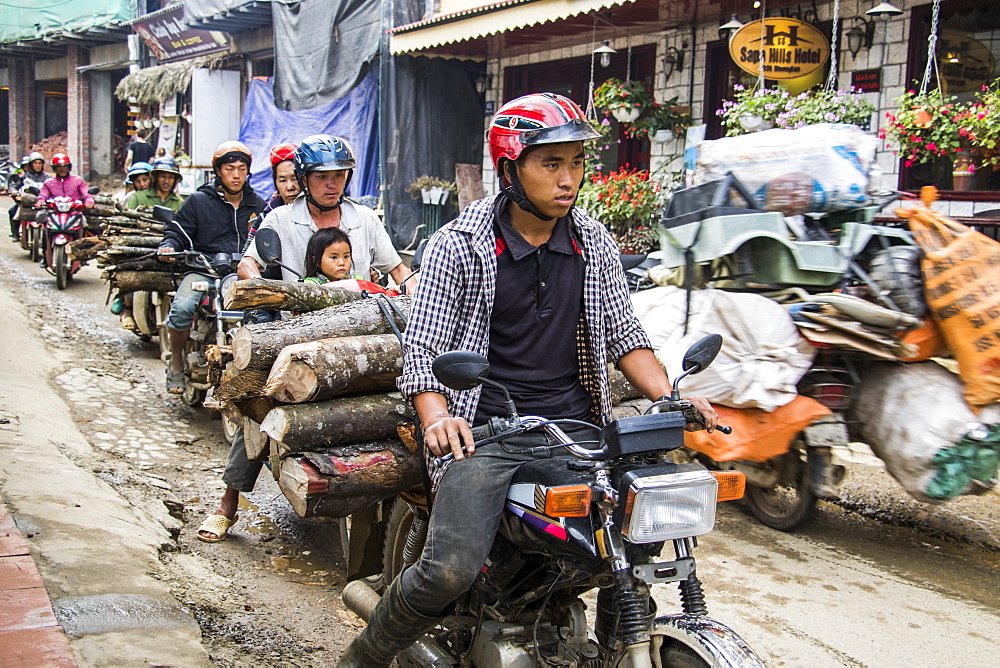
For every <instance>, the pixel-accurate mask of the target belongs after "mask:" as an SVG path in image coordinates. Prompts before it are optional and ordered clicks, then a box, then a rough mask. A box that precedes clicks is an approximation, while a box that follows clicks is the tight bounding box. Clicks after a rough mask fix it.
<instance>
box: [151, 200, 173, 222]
mask: <svg viewBox="0 0 1000 668" xmlns="http://www.w3.org/2000/svg"><path fill="white" fill-rule="evenodd" d="M173 219H174V212H173V210H172V209H170V208H168V207H165V206H160V205H159V204H157V205H156V206H154V207H153V220H157V221H159V222H161V223H163V224H164V225H166V224H167V223H169V222H171V221H172V220H173Z"/></svg>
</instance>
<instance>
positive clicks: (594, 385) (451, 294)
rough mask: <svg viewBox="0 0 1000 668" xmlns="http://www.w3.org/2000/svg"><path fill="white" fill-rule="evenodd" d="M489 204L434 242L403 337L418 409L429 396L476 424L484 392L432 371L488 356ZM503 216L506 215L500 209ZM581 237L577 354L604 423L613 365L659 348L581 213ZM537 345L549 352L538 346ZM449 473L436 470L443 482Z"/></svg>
mask: <svg viewBox="0 0 1000 668" xmlns="http://www.w3.org/2000/svg"><path fill="white" fill-rule="evenodd" d="M499 197H504V198H505V196H504V195H502V194H501V195H495V196H492V197H486V198H484V199H481V200H478V201H476V202H473V203H471V204H469V205H468V206H467V207H466V208H465V210H463V211H462V213H461V215H459V217H458V218H457V219H456V220H454V221H452V222H450V223H448V224H447V225H445V226H443V227H442V228H441V229H440V230H439V231H438V232H436V233H435V234H434V235H433V236H432V237H431V239H430V242H429V244H428V246H427V250H426V251H425V253H424V258H423V264H422V265H421V267H420V274H421V276H420V282H419V283H418V286H417V291H416V294H415V295H414V297H413V304H412V307H411V311H410V319H409V322H408V323H407V326H406V331H405V332H404V334H403V346H404V361H403V374H402V376H400V378H399V380H398V385H399V389H400V391H401V392H402V393H403V395H404V396H405V397H407V399H408V400H410V401H411V402H412V399H413V397H414V396H415V395H417V394H420V393H422V392H437V393H439V394H442V395H444V396H445V397H446V398H447V400H448V408H449V411H450V412H451V414H452V415H454V416H456V417H462V418H465V419H466V420H467V421H468V422H469V423H470V424H471V423H472V421H473V417H474V416H475V413H476V406H477V404H478V403H479V393H480V388H478V387H477V388H474V389H472V390H467V391H463V392H458V391H455V390H450V389H448V388H447V387H445V386H444V385H442V384H441V383H440V382H438V380H437V379H436V378H434V374H433V373H432V371H431V363H432V362H433V361H434V358H435V357H436V356H437V355H440V354H442V353H445V352H448V351H451V350H470V351H472V352H476V353H479V354H481V355H484V356H485V355H487V354H488V352H489V331H490V318H491V316H492V310H493V300H494V296H495V294H496V289H497V285H496V277H497V258H496V239H495V235H494V229H493V222H494V206H495V205H497V204H498V203H497V201H496V200H497V198H499ZM497 210H499V209H497ZM572 220H573V225H574V235H575V237H576V239H577V240H578V241H579V243H580V245H581V249H582V251H583V257H584V261H585V262H586V268H585V271H584V285H583V315H582V317H581V319H580V323H579V325H578V326H577V336H576V351H577V359H578V360H579V366H580V382H581V383H582V384H583V386H584V388H585V389H586V390H587V392H588V393H589V394H590V396H591V399H592V401H593V406H594V409H595V411H597V410H599V412H600V417H601V419H602V421H604V422H606V421H608V420H609V419H610V416H611V393H610V388H609V386H608V369H607V365H608V363H609V362H617V361H618V359H619V358H620V357H621V356H622V355H625V354H626V353H628V352H630V351H632V350H635V349H637V348H652V345H651V344H650V342H649V338H648V337H647V336H646V333H645V332H644V331H643V329H642V326H641V325H640V324H639V320H638V318H637V317H636V315H635V313H634V312H633V310H632V301H631V299H630V298H629V291H628V285H627V283H626V282H625V272H624V270H623V269H622V265H621V260H620V259H619V257H618V248H617V246H615V243H614V241H613V240H612V238H611V235H610V234H608V232H607V230H605V229H604V226H602V225H601V224H600V223H598V222H597V221H595V220H594V219H592V218H590V217H589V216H587V215H586V214H585V213H583V212H582V211H580V210H579V209H576V208H574V209H573V211H572ZM537 343H538V345H545V342H544V341H538V342H537ZM441 474H443V471H437V472H434V471H432V475H433V477H434V478H435V479H437V480H439V479H440V475H441Z"/></svg>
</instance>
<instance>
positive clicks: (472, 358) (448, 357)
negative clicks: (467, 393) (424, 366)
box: [431, 350, 490, 390]
mask: <svg viewBox="0 0 1000 668" xmlns="http://www.w3.org/2000/svg"><path fill="white" fill-rule="evenodd" d="M431 371H433V372H434V377H435V378H437V379H438V380H439V381H441V383H443V384H444V386H445V387H448V388H450V389H452V390H471V389H472V388H474V387H476V386H478V385H479V384H480V383H482V382H483V378H485V377H486V376H488V375H489V373H490V363H489V361H488V360H487V359H486V358H485V357H483V356H482V355H480V354H479V353H473V352H470V351H468V350H453V351H451V352H449V353H444V354H443V355H438V356H437V357H435V358H434V362H433V364H431Z"/></svg>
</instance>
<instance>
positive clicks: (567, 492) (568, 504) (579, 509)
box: [545, 485, 590, 517]
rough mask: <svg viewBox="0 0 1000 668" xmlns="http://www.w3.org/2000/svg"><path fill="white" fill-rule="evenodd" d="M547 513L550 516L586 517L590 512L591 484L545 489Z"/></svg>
mask: <svg viewBox="0 0 1000 668" xmlns="http://www.w3.org/2000/svg"><path fill="white" fill-rule="evenodd" d="M545 514H546V515H548V516H549V517H586V516H587V515H589V514H590V486H589V485H566V486H564V487H549V488H548V489H547V490H545Z"/></svg>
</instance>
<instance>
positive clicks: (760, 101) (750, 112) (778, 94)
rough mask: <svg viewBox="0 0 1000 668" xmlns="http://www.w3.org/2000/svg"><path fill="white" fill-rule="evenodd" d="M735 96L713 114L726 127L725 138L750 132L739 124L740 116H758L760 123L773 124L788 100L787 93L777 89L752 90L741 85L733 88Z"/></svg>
mask: <svg viewBox="0 0 1000 668" xmlns="http://www.w3.org/2000/svg"><path fill="white" fill-rule="evenodd" d="M733 90H734V91H736V94H735V95H734V96H733V99H732V100H726V101H725V102H723V103H722V108H721V109H719V110H718V111H716V112H715V113H716V114H718V115H719V116H721V117H722V124H723V125H725V126H726V128H727V131H726V136H727V137H735V136H737V135H742V134H747V133H748V132H750V130H747V129H746V128H744V127H743V124H741V123H740V117H741V116H759V117H760V118H761V120H762V121H764V122H765V123H766V122H771V123H774V122H775V121H777V119H778V115H779V114H780V113H781V112H782V111H784V109H785V103H786V102H787V101H788V99H789V98H790V95H789V94H788V91H786V90H781V89H779V88H758V89H757V90H754V89H752V88H747V87H746V86H744V85H742V84H736V85H735V86H733Z"/></svg>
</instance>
